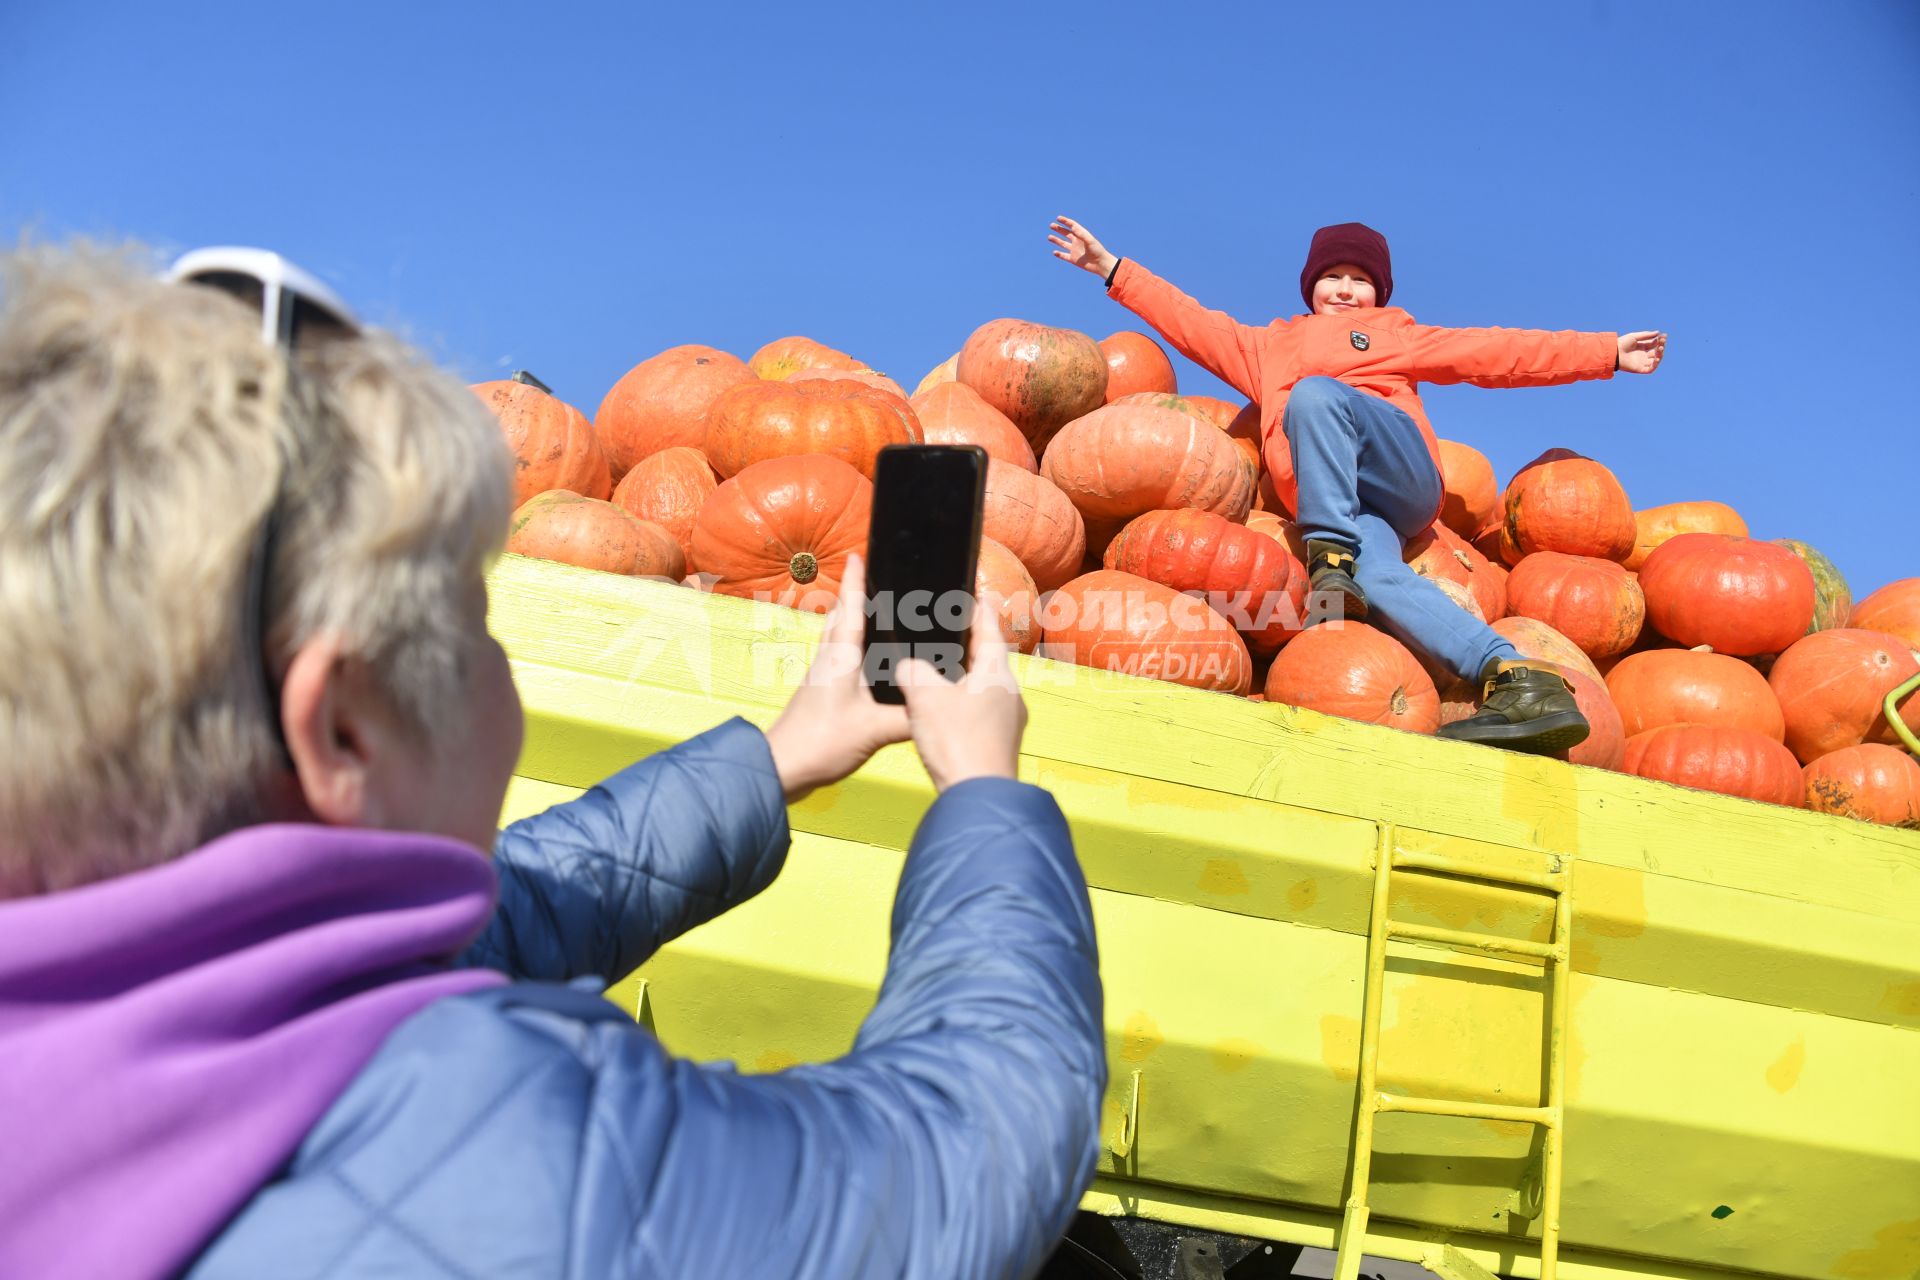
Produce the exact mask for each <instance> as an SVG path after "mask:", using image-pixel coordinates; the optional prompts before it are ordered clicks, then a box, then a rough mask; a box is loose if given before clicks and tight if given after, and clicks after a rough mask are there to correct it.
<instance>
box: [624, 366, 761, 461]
mask: <svg viewBox="0 0 1920 1280" xmlns="http://www.w3.org/2000/svg"><path fill="white" fill-rule="evenodd" d="M753 377H754V375H753V370H751V369H749V368H747V362H746V361H744V360H742V359H740V358H739V357H738V356H735V355H729V354H728V353H727V352H725V351H721V350H719V349H718V348H715V347H704V346H700V345H699V344H697V343H695V344H689V345H687V346H681V347H669V348H667V349H666V350H665V351H662V352H661V353H660V354H659V355H657V356H649V357H648V358H647V359H645V360H642V361H641V362H640V363H639V364H637V365H635V366H633V368H631V369H629V370H627V371H626V373H624V374H622V375H621V377H620V381H618V382H616V383H614V384H613V389H612V390H611V391H609V392H607V394H606V395H605V396H604V397H602V398H601V401H600V408H599V409H598V410H597V411H596V412H595V413H594V415H593V429H594V432H595V433H596V434H597V435H598V436H599V437H600V443H601V444H602V445H604V446H605V447H606V451H607V461H608V463H609V464H610V465H611V466H612V468H613V478H614V480H615V481H618V480H619V479H620V478H621V477H622V476H624V475H626V474H627V472H628V471H630V470H632V469H633V467H634V466H635V465H636V464H638V463H639V461H640V460H641V459H642V458H647V457H651V456H652V455H653V454H656V453H659V452H660V451H661V450H662V449H673V448H679V447H682V446H684V447H687V448H693V449H701V448H705V447H706V442H707V410H709V409H711V408H712V407H713V402H714V401H715V400H717V399H719V398H720V393H721V392H723V391H725V390H726V389H727V388H729V387H734V386H738V385H739V384H741V383H743V382H751V381H753Z"/></svg>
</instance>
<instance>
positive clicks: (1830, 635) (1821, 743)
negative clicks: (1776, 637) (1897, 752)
mask: <svg viewBox="0 0 1920 1280" xmlns="http://www.w3.org/2000/svg"><path fill="white" fill-rule="evenodd" d="M1916 675H1920V661H1916V660H1915V658H1914V655H1913V651H1912V650H1911V649H1909V648H1907V646H1906V642H1905V641H1903V640H1902V639H1901V638H1900V637H1899V636H1895V635H1889V634H1888V633H1886V632H1884V631H1868V630H1865V629H1864V628H1861V627H1836V628H1835V629H1833V630H1832V631H1816V632H1814V633H1813V634H1812V635H1810V636H1805V637H1803V638H1801V639H1800V640H1798V641H1796V642H1795V643H1794V644H1793V645H1792V647H1790V648H1789V649H1788V650H1787V651H1786V652H1785V653H1783V654H1781V655H1780V656H1779V658H1778V659H1776V660H1775V662H1774V664H1773V670H1772V671H1770V672H1768V673H1767V683H1768V684H1770V685H1772V686H1773V692H1774V696H1775V697H1777V698H1779V699H1780V710H1781V711H1782V712H1783V713H1784V714H1785V716H1786V721H1787V733H1786V742H1787V745H1788V746H1789V747H1791V748H1792V749H1793V754H1794V755H1796V756H1798V757H1800V762H1801V763H1802V764H1811V763H1812V762H1813V761H1815V760H1817V759H1819V758H1820V757H1821V756H1824V755H1827V754H1828V753H1830V752H1834V751H1838V750H1840V749H1841V748H1842V747H1853V746H1858V745H1859V744H1861V743H1863V742H1885V743H1891V742H1894V741H1897V739H1896V738H1895V736H1894V732H1893V727H1892V726H1891V725H1889V724H1888V723H1887V721H1886V715H1885V712H1884V710H1883V706H1882V704H1883V703H1884V702H1885V701H1886V697H1887V695H1888V694H1889V693H1891V692H1892V691H1893V690H1894V689H1895V688H1897V687H1899V685H1900V684H1902V683H1903V682H1905V681H1907V680H1911V679H1912V678H1913V677H1914V676H1916ZM1895 710H1896V711H1897V712H1898V713H1899V715H1900V718H1901V719H1902V720H1904V721H1905V722H1906V723H1907V726H1908V727H1909V728H1912V729H1916V730H1920V690H1916V691H1915V692H1913V693H1911V694H1908V695H1907V697H1906V698H1905V699H1904V700H1903V701H1901V702H1900V703H1898V704H1897V705H1896V707H1895Z"/></svg>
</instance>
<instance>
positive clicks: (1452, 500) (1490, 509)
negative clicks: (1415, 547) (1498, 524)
mask: <svg viewBox="0 0 1920 1280" xmlns="http://www.w3.org/2000/svg"><path fill="white" fill-rule="evenodd" d="M1440 479H1441V482H1442V484H1443V485H1444V487H1445V489H1446V498H1445V499H1444V500H1443V501H1442V502H1441V504H1440V522H1441V523H1442V524H1444V525H1446V526H1447V528H1449V529H1451V530H1453V531H1454V532H1455V533H1457V534H1459V535H1460V536H1461V537H1463V538H1471V537H1473V535H1474V534H1476V533H1479V532H1480V531H1481V530H1482V529H1484V528H1486V527H1487V526H1488V525H1490V524H1492V523H1493V522H1494V520H1495V519H1497V518H1498V513H1499V511H1500V486H1499V485H1498V484H1497V483H1495V482H1494V478H1493V464H1492V463H1491V462H1489V461H1487V455H1486V454H1484V453H1482V452H1480V451H1479V450H1478V449H1476V448H1474V447H1473V446H1472V445H1470V444H1461V443H1460V442H1458V441H1457V440H1442V441H1441V442H1440Z"/></svg>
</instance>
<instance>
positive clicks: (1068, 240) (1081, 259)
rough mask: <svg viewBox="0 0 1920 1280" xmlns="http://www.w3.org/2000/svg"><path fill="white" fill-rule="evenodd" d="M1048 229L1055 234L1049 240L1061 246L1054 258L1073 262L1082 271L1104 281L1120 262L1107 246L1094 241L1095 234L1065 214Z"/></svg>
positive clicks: (1054, 253) (1056, 219)
mask: <svg viewBox="0 0 1920 1280" xmlns="http://www.w3.org/2000/svg"><path fill="white" fill-rule="evenodd" d="M1048 229H1049V230H1050V231H1052V232H1053V234H1052V235H1050V236H1048V237H1047V239H1048V240H1049V241H1051V242H1052V243H1054V244H1057V245H1059V246H1060V247H1059V248H1058V249H1055V250H1054V251H1053V256H1054V257H1056V258H1058V259H1060V260H1061V261H1062V262H1071V263H1072V264H1073V265H1074V266H1076V267H1079V268H1080V269H1081V270H1082V271H1091V272H1093V274H1095V275H1097V276H1099V277H1100V278H1101V279H1102V280H1105V279H1106V278H1107V276H1108V274H1109V273H1110V272H1112V270H1113V265H1114V263H1116V262H1118V261H1120V259H1118V258H1116V257H1114V256H1113V255H1112V254H1111V253H1108V252H1107V246H1105V245H1103V244H1101V243H1100V242H1099V241H1098V240H1096V239H1094V235H1093V232H1091V231H1089V230H1087V229H1086V228H1085V227H1083V226H1081V225H1080V224H1079V223H1077V222H1075V221H1074V220H1073V219H1072V218H1069V217H1067V216H1066V215H1065V214H1062V215H1061V216H1060V217H1058V218H1055V219H1054V220H1053V226H1052V227H1050V228H1048Z"/></svg>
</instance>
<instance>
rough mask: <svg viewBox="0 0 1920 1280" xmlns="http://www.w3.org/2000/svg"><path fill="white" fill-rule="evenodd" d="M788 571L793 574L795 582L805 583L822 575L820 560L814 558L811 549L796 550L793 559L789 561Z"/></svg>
mask: <svg viewBox="0 0 1920 1280" xmlns="http://www.w3.org/2000/svg"><path fill="white" fill-rule="evenodd" d="M787 572H789V573H791V574H792V575H793V580H794V581H795V582H798V583H801V584H803V585H804V584H806V583H809V582H812V581H813V580H814V579H815V578H817V577H819V576H820V562H819V561H818V560H816V559H814V558H813V552H811V551H796V552H794V553H793V559H791V560H789V561H788V562H787Z"/></svg>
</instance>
